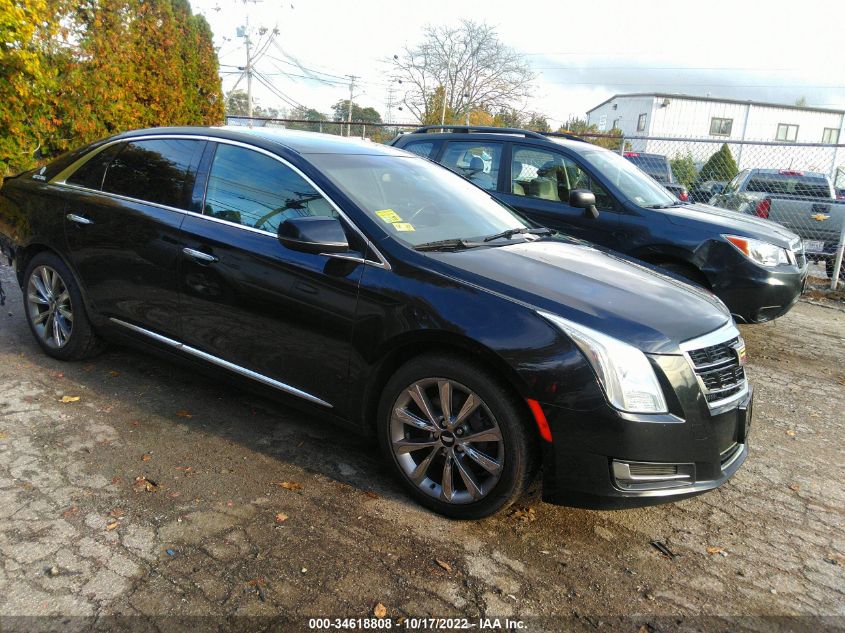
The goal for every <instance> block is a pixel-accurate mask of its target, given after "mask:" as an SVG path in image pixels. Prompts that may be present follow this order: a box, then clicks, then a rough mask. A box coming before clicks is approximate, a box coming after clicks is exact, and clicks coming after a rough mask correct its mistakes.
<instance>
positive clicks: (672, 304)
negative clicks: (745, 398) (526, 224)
mask: <svg viewBox="0 0 845 633" xmlns="http://www.w3.org/2000/svg"><path fill="white" fill-rule="evenodd" d="M427 255H428V256H430V257H431V258H433V259H436V260H438V261H440V262H442V263H444V264H446V265H448V266H450V267H453V268H458V269H460V270H461V271H464V274H460V275H454V276H456V277H458V278H461V279H467V280H469V281H472V282H474V283H475V284H477V285H479V286H482V287H484V288H486V289H488V290H491V291H493V292H497V293H499V294H502V295H504V296H506V297H511V298H514V299H517V300H520V301H522V302H524V303H527V304H529V305H531V306H534V307H537V308H541V309H543V310H546V311H548V312H552V313H554V314H557V315H559V316H562V317H564V318H566V319H569V320H571V321H574V322H576V323H580V324H583V325H586V326H587V327H590V328H593V329H595V330H599V331H601V332H604V333H606V334H609V335H610V336H613V337H615V338H617V339H620V340H623V341H625V342H627V343H629V344H631V345H634V346H635V347H637V348H639V349H641V350H642V351H644V352H650V353H660V354H679V353H680V350H679V348H678V344H679V343H680V342H682V341H685V340H688V339H691V338H695V337H698V336H701V335H702V334H706V333H708V332H711V331H713V330H715V329H717V328H719V327H721V326H723V325H724V324H725V323H727V322H729V321H730V319H731V317H730V315H729V313H728V311H727V308H725V306H724V304H723V303H722V302H721V301H720V300H719V299H718V298H717V297H716V296H715V295H713V294H712V293H710V292H709V291H707V290H704V289H699V288H696V287H693V286H690V285H689V284H687V283H685V282H683V281H680V280H677V279H675V278H673V277H669V276H667V275H664V274H661V273H658V272H656V271H654V270H652V269H651V268H647V267H646V266H643V265H639V264H637V263H634V262H631V261H628V260H625V259H623V258H622V256H620V255H617V254H614V253H610V252H606V251H602V250H598V249H597V248H594V247H592V246H588V245H581V244H571V243H567V242H563V241H558V240H555V239H544V240H537V241H526V242H519V243H515V244H511V245H508V246H498V247H480V248H473V249H468V250H464V251H457V252H433V253H427ZM466 273H469V275H467V274H466Z"/></svg>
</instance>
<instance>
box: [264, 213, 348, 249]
mask: <svg viewBox="0 0 845 633" xmlns="http://www.w3.org/2000/svg"><path fill="white" fill-rule="evenodd" d="M279 241H280V242H281V243H282V244H283V245H285V246H287V247H288V248H289V249H291V250H294V251H302V252H303V253H345V252H347V251H348V250H349V241H348V240H347V239H346V233H345V232H344V230H343V225H342V224H341V223H340V220H338V219H337V218H327V217H324V216H311V217H303V218H288V219H287V220H285V221H284V222H282V223H281V224H280V225H279Z"/></svg>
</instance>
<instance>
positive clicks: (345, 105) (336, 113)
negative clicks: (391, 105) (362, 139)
mask: <svg viewBox="0 0 845 633" xmlns="http://www.w3.org/2000/svg"><path fill="white" fill-rule="evenodd" d="M332 113H333V115H332V118H333V119H334V120H335V121H346V120H347V117H348V116H349V99H341V100H340V101H338V102H337V103H335V104H334V105H333V106H332ZM352 122H353V123H381V115H380V114H379V113H378V112H377V111H376V110H375V108H369V107H368V108H362V107H361V106H359V105H358V104H357V103H355V102H354V101H353V102H352Z"/></svg>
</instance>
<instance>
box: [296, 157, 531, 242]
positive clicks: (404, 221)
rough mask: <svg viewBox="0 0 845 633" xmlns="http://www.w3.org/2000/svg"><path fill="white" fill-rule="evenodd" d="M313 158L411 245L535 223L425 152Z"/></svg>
mask: <svg viewBox="0 0 845 633" xmlns="http://www.w3.org/2000/svg"><path fill="white" fill-rule="evenodd" d="M308 158H309V160H311V162H313V163H314V164H315V165H316V166H317V167H319V168H320V169H321V170H323V171H324V173H325V174H326V175H327V176H328V177H329V178H330V179H331V180H332V182H334V184H335V185H336V186H337V187H338V188H339V189H341V190H342V191H343V193H345V194H346V195H347V196H349V198H351V199H352V201H353V202H355V204H357V205H358V206H359V207H361V209H363V210H364V211H365V212H366V213H368V214H369V215H370V216H371V217H372V218H374V219H375V220H376V221H377V222H380V223H382V224H383V226H384V227H385V230H387V231H388V232H389V233H390V234H391V235H393V236H394V237H396V238H398V239H400V240H402V241H404V242H407V243H408V244H411V245H412V246H417V245H419V244H425V243H429V242H438V241H440V240H471V239H473V238H481V237H484V236H489V235H495V234H497V233H502V232H504V231H508V230H509V229H526V228H528V227H530V226H531V225H530V224H529V223H528V222H527V221H526V220H524V219H523V218H521V217H520V216H518V215H517V214H516V213H514V212H512V211H510V210H509V209H508V208H507V207H505V206H504V205H502V204H501V203H499V202H497V201H496V200H495V199H494V198H492V197H491V196H490V194H489V193H486V192H485V191H483V190H482V189H479V188H478V187H476V186H475V185H473V184H471V183H469V182H467V181H466V180H464V179H463V178H461V177H460V176H458V175H456V174H454V173H452V172H450V171H449V170H448V169H445V168H443V167H441V166H439V165H437V164H435V163H432V162H430V161H427V160H425V159H422V158H415V157H410V156H408V157H405V156H383V155H344V154H312V155H310V156H309V157H308Z"/></svg>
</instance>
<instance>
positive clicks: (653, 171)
mask: <svg viewBox="0 0 845 633" xmlns="http://www.w3.org/2000/svg"><path fill="white" fill-rule="evenodd" d="M226 122H227V124H228V125H244V126H250V125H251V126H252V127H280V128H286V129H293V130H304V131H309V132H321V133H323V134H336V135H340V136H352V137H357V138H363V139H367V140H370V141H373V142H376V143H386V142H389V141H390V140H391V139H393V138H394V137H395V136H396V135H398V134H400V133H401V132H407V131H409V130H413V129H415V128H417V127H419V124H418V123H369V122H363V121H352V122H346V121H329V120H317V121H315V120H306V119H271V118H261V117H252V118H248V117H242V116H229V117H227V120H226ZM581 136H582V138H584V140H586V141H588V142H591V143H595V144H597V145H601V146H603V147H606V148H609V149H612V150H613V151H618V152H619V153H620V154H622V155H623V156H625V157H626V158H627V159H628V160H630V161H631V162H633V163H634V164H636V165H637V166H638V167H640V168H641V169H642V170H643V171H645V172H646V173H648V174H649V175H651V176H652V177H653V178H655V179H656V180H658V181H660V182H661V183H663V184H664V185H667V188H669V189H670V190H671V191H672V192H673V193H675V194H676V195H678V196H679V197H680V198H681V199H682V200H685V199H688V200H689V201H691V202H700V203H705V204H709V205H712V206H714V207H719V208H723V209H728V210H731V211H736V212H739V213H742V214H746V215H749V216H752V217H755V218H759V219H762V220H767V221H771V222H777V223H779V224H781V225H783V226H785V227H787V228H788V229H790V230H791V231H793V232H794V233H796V234H798V235H799V236H800V237H801V239H802V240H803V243H804V249H805V253H806V256H807V259H808V261H810V262H811V264H812V266H813V268H812V270H811V274H812V275H813V276H814V277H817V278H827V279H829V280H830V286H831V288H833V289H835V288H836V281H835V280H836V279H837V278H838V279H845V266H843V265H842V258H843V250H845V145H833V144H822V143H782V142H772V141H751V140H746V141H729V142H728V141H722V140H714V139H702V138H672V137H650V136H634V137H623V136H620V135H619V134H589V133H588V134H582V135H581ZM714 213H717V211H714Z"/></svg>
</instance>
